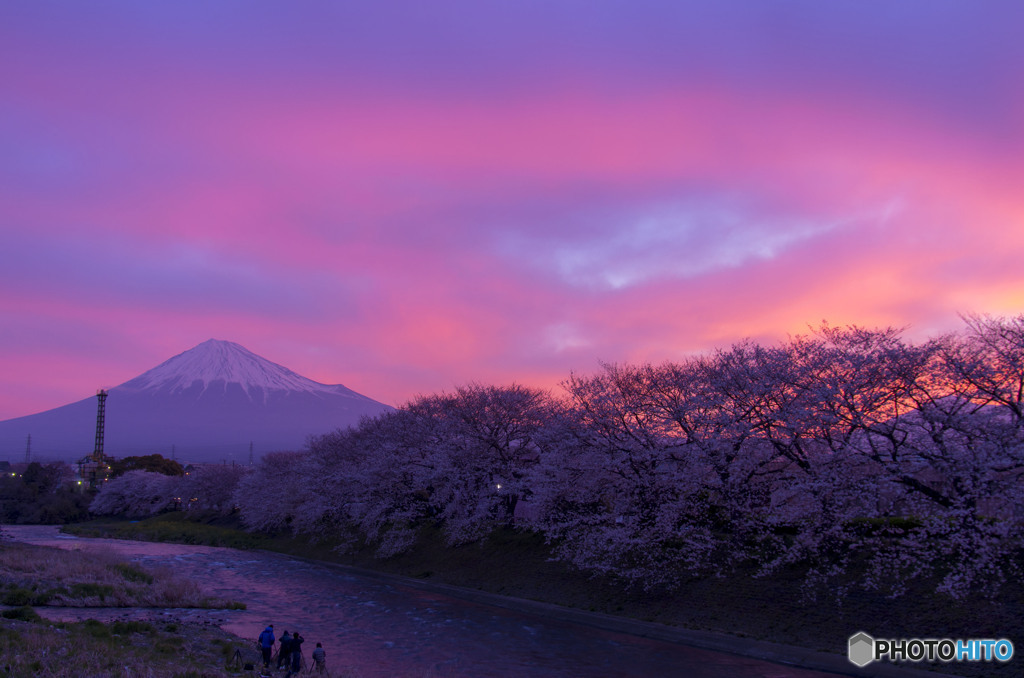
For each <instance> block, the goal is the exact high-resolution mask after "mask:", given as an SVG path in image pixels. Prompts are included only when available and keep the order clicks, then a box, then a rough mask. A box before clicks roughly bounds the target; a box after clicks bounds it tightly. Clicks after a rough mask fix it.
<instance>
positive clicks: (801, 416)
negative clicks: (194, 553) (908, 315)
mask: <svg viewBox="0 0 1024 678" xmlns="http://www.w3.org/2000/svg"><path fill="white" fill-rule="evenodd" d="M965 322H966V328H965V330H964V331H962V332H960V333H956V334H949V335H945V336H942V337H939V338H936V339H933V340H931V341H927V342H925V343H923V344H911V343H907V342H905V341H903V339H902V338H901V332H900V331H899V330H896V329H892V328H888V329H875V330H871V329H862V328H856V327H851V328H835V327H830V326H827V325H826V326H822V327H820V328H818V329H817V330H815V331H814V332H813V333H811V334H810V335H808V336H799V337H795V338H792V339H790V340H788V341H786V342H783V343H781V344H779V345H775V346H762V345H760V344H757V343H754V342H751V341H745V342H741V343H738V344H736V345H734V346H732V347H731V348H728V349H721V350H717V351H714V352H712V353H709V354H706V355H701V356H696V357H693V358H689V359H686V360H683V361H679V362H669V363H664V364H661V365H604V366H603V369H602V371H600V372H599V373H597V374H593V375H571V376H570V377H569V378H568V379H567V380H566V381H565V382H564V384H563V390H564V393H561V394H559V395H557V396H556V395H553V394H549V393H546V392H543V391H540V390H536V389H532V388H527V387H524V386H520V385H512V386H504V387H498V386H483V385H470V386H465V387H463V388H459V389H457V390H455V391H454V392H452V393H441V394H434V395H428V396H421V397H418V398H416V399H415V400H413V401H412V402H410V403H408V404H406V405H405V406H403V407H401V408H399V409H398V410H396V411H393V412H390V413H387V414H385V415H382V416H379V417H376V418H372V419H366V420H364V421H363V422H361V424H360V425H359V426H358V427H357V428H353V429H347V430H343V431H338V432H335V433H333V434H331V435H327V436H323V437H321V438H317V439H314V440H312V441H311V442H310V444H309V447H308V449H307V450H306V451H304V452H296V453H287V454H276V455H268V456H266V457H264V458H263V460H262V462H261V463H260V465H259V466H258V467H257V468H256V469H255V470H254V471H253V472H252V473H249V474H247V475H245V476H243V477H241V478H240V479H239V482H238V485H237V488H235V491H234V494H233V505H234V506H236V507H237V508H238V510H239V511H240V515H241V519H242V520H243V521H244V523H245V524H246V526H247V527H249V528H250V529H253V530H265V531H276V530H282V529H287V530H291V531H294V532H295V533H299V534H308V535H316V536H321V537H330V538H332V539H335V540H340V541H342V542H348V543H352V544H358V543H367V542H368V543H371V544H373V545H375V547H376V548H377V552H378V555H380V556H381V557H388V556H390V555H393V554H397V553H400V552H402V551H403V550H405V549H407V548H409V546H410V545H411V544H412V543H413V541H414V539H415V537H416V534H417V532H418V530H419V529H420V528H421V527H422V526H423V525H425V524H434V525H439V526H440V527H441V529H442V530H443V533H444V534H445V535H446V538H447V540H448V542H449V543H450V544H452V545H458V544H462V543H467V542H471V541H474V540H478V539H482V538H485V537H486V536H487V535H488V534H489V533H490V532H491V531H492V530H494V529H495V528H496V527H497V526H504V525H515V526H517V527H519V528H522V529H530V530H536V531H539V532H540V533H542V534H543V535H545V537H546V538H547V539H548V540H549V542H550V543H551V545H552V546H553V549H554V553H555V554H556V556H557V557H559V558H561V559H564V560H566V561H569V562H571V563H573V564H574V565H576V566H578V567H579V568H581V569H584V570H587V571H593V572H602V573H608V574H612V575H616V576H618V577H621V578H623V579H625V580H627V581H629V582H633V583H641V584H645V585H650V584H667V585H672V584H674V583H678V582H680V581H683V580H685V578H687V577H692V576H708V575H714V574H717V573H723V572H726V571H729V570H730V569H731V568H734V567H736V566H737V565H740V564H744V565H749V564H750V563H755V564H757V566H758V567H759V569H760V572H762V573H764V574H769V573H771V572H773V571H775V570H777V569H778V568H783V567H790V566H796V567H799V568H801V569H802V570H803V571H806V583H807V587H808V591H809V592H811V591H814V590H815V589H817V588H818V587H821V586H825V587H829V588H830V589H831V590H833V591H836V590H843V589H844V587H850V586H861V587H864V588H868V589H876V590H882V591H886V592H888V593H892V594H900V593H902V592H903V589H904V585H905V583H906V582H908V581H910V580H919V581H929V582H933V584H934V586H935V588H936V590H938V591H940V592H944V593H948V594H950V595H952V596H954V597H963V596H965V595H968V594H970V593H972V592H986V593H992V592H994V591H995V590H997V589H998V588H999V586H1000V585H1001V584H1002V583H1003V582H1004V581H1005V580H1006V579H1007V578H1008V577H1011V576H1015V575H1019V572H1018V569H1017V568H1018V563H1019V562H1020V555H1021V547H1022V539H1021V538H1022V518H1024V494H1022V493H1024V489H1022V488H1024V483H1022V482H1021V478H1020V474H1021V472H1022V471H1024V315H1021V316H1016V317H1013V318H989V317H981V316H970V317H967V318H965ZM129 475H131V474H129ZM128 477H129V476H125V478H126V479H127V478H128ZM112 490H113V486H112V484H108V487H105V488H104V490H103V492H101V495H100V497H98V498H97V502H100V500H101V499H105V497H104V495H105V494H106V493H108V492H111V491H112ZM222 491H223V490H222ZM222 505H223V504H222ZM94 510H96V506H94Z"/></svg>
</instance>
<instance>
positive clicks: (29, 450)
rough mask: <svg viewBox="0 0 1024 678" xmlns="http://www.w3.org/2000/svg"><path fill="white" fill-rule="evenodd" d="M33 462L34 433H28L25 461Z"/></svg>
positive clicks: (27, 462)
mask: <svg viewBox="0 0 1024 678" xmlns="http://www.w3.org/2000/svg"><path fill="white" fill-rule="evenodd" d="M31 462H32V434H31V433H29V434H28V441H27V442H26V443H25V463H26V464H29V463H31Z"/></svg>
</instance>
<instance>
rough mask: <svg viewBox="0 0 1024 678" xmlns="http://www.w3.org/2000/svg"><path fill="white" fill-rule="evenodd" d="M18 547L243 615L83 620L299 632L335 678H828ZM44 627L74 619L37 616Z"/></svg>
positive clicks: (650, 643) (315, 580)
mask: <svg viewBox="0 0 1024 678" xmlns="http://www.w3.org/2000/svg"><path fill="white" fill-rule="evenodd" d="M3 532H4V534H6V535H8V536H9V537H11V538H13V539H15V540H17V541H24V542H29V543H34V544H41V545H45V546H57V547H60V548H62V549H69V550H73V549H96V548H103V549H112V550H114V551H116V552H118V553H120V554H121V555H123V557H124V558H125V559H127V560H131V561H135V562H138V563H140V564H142V565H144V566H146V567H157V568H159V567H171V568H173V569H174V570H175V571H176V572H178V573H179V574H180V575H182V576H184V577H187V578H188V579H190V580H193V581H195V582H196V583H198V584H199V585H200V586H201V587H202V588H203V589H204V591H206V592H207V593H208V594H211V595H215V596H219V597H222V598H226V599H228V600H236V601H240V602H244V603H245V604H246V606H247V609H245V610H132V611H128V612H126V611H125V610H123V609H111V608H103V609H94V608H92V609H89V610H88V612H87V616H89V617H93V618H96V619H101V620H107V619H112V618H115V617H116V618H122V617H124V616H126V615H127V616H131V617H134V618H156V619H159V618H161V617H163V618H175V617H176V618H183V619H188V620H194V621H202V622H207V623H211V624H216V625H217V626H220V627H221V628H223V629H224V630H226V631H229V632H231V633H234V634H236V635H238V636H240V637H242V638H247V639H255V637H256V636H257V635H258V634H259V632H260V631H261V630H262V629H263V628H264V627H265V626H266V625H267V624H273V625H274V629H275V631H276V632H277V635H278V636H280V635H281V634H282V633H283V632H284V631H285V630H287V631H292V632H294V631H296V630H298V631H299V632H301V634H302V636H303V637H304V638H305V639H306V643H305V645H304V646H303V654H304V655H305V656H306V657H307V658H308V657H309V653H310V652H311V651H312V649H313V648H314V647H315V646H316V643H318V642H319V643H322V644H323V647H324V649H325V650H326V651H327V658H328V661H327V663H328V667H329V668H330V670H331V673H332V675H333V676H335V678H338V676H348V677H351V678H395V677H406V676H408V677H409V678H456V677H458V678H462V677H466V678H491V677H494V678H505V677H512V676H515V677H521V676H537V677H539V678H616V677H620V676H621V677H627V676H628V677H630V678H644V677H648V676H649V677H651V678H654V677H657V678H663V677H665V676H680V677H686V678H723V677H729V678H825V677H827V676H834V675H835V674H830V673H824V672H821V671H812V670H807V669H801V668H795V667H791V666H784V665H780V664H773V663H770V662H765V661H760V660H757V659H751V658H746V657H740V656H737V655H731V654H725V653H719V652H712V651H709V650H703V649H697V648H692V647H687V646H685V645H678V644H675V643H669V642H662V641H658V640H651V639H647V638H641V637H638V636H632V635H628V634H623V633H615V632H611V631H604V630H600V629H595V628H592V627H588V626H583V625H579V624H574V623H569V622H561V621H558V620H553V619H551V618H547V617H539V616H533V615H530V614H528V613H522V612H515V611H510V610H506V609H503V608H498V607H492V606H489V605H483V604H478V603H473V602H469V601H465V600H461V599H458V598H453V597H449V596H445V595H441V594H437V593H430V592H426V591H422V590H419V589H416V588H413V587H407V586H401V585H392V584H388V583H385V582H381V581H377V580H374V579H368V578H363V577H359V576H356V575H353V574H350V573H347V572H344V571H340V570H338V569H335V568H332V567H330V566H327V565H321V564H317V563H310V562H306V561H302V560H297V559H294V558H291V557H288V556H283V555H279V554H274V553H267V552H262V551H260V552H253V551H238V550H234V549H227V548H214V547H209V546H188V545H183V544H163V543H151V542H138V541H123V540H115V539H80V538H77V537H73V536H71V535H65V534H61V533H59V531H58V529H57V528H55V527H46V526H23V525H18V526H8V525H5V526H3ZM40 612H41V613H44V614H46V615H47V616H49V617H50V618H55V616H56V617H59V618H81V616H82V611H80V610H67V609H63V610H51V611H48V610H47V609H46V608H40Z"/></svg>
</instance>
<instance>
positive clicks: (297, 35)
mask: <svg viewBox="0 0 1024 678" xmlns="http://www.w3.org/2000/svg"><path fill="white" fill-rule="evenodd" d="M1022 27H1024V3H1020V2H1019V1H1017V0H1006V1H989V0H963V1H959V2H958V1H951V0H877V1H875V0H830V1H829V2H823V1H822V0H804V1H797V0H775V1H768V0H758V1H753V0H736V1H734V2H728V3H725V2H717V1H710V0H709V1H707V2H696V1H694V2H687V1H684V0H668V1H664V2H646V1H644V0H621V1H618V0H565V1H561V0H543V1H541V0H493V1H491V0H484V1H481V0H435V1H432V2H420V1H415V2H386V1H382V0H370V1H365V2H364V1H360V0H354V1H346V2H318V1H311V2H303V3H284V2H266V1H264V0H238V1H227V0H225V1H220V2H208V1H207V0H203V1H201V2H200V1H188V0H176V1H175V2H165V3H156V2H137V1H136V0H125V1H123V2H111V1H104V0H98V1H97V2H89V3H82V2H72V1H68V2H51V1H48V0H0V419H7V418H12V417H18V416H23V415H27V414H32V413H35V412H39V411H43V410H47V409H50V408H53V407H57V406H60V405H64V404H66V403H69V402H73V401H77V400H81V399H83V398H87V397H91V396H92V395H93V394H94V393H95V391H96V389H97V388H100V387H110V386H114V385H117V384H120V383H123V382H124V381H127V380H129V379H131V378H133V377H135V376H137V375H138V374H140V373H142V372H144V371H145V370H148V369H150V368H152V367H154V366H156V365H157V364H159V363H161V362H163V361H164V360H166V359H168V358H170V357H171V356H173V355H176V354H178V353H181V352H182V351H185V350H187V349H189V348H191V347H193V346H195V345H197V344H199V343H201V342H202V341H205V340H207V339H210V338H217V339H225V340H229V341H234V342H237V343H240V344H242V345H243V346H245V347H246V348H248V349H249V350H251V351H253V352H255V353H257V354H259V355H262V356H263V357H265V358H267V359H269V360H272V361H274V362H277V363H279V364H282V365H284V366H286V367H288V368H290V369H292V370H294V371H296V372H298V373H299V374H302V375H304V376H307V377H309V378H312V379H315V380H317V381H319V382H322V383H328V384H335V383H342V384H345V385H346V386H348V387H349V388H352V389H354V390H356V391H359V392H360V393H363V394H364V395H367V396H370V397H371V398H375V399H377V400H380V401H382V402H386V403H388V404H392V405H399V404H401V403H403V402H406V401H407V400H409V399H411V398H413V397H415V396H416V395H417V394H426V393H433V392H438V391H442V390H451V389H452V388H454V387H456V386H458V385H461V384H466V383H469V382H479V383H493V384H507V383H512V382H516V383H521V384H528V385H534V386H539V387H542V388H553V389H555V390H557V388H558V384H559V382H561V381H562V380H564V379H565V378H567V377H568V376H569V375H570V374H571V373H573V372H576V373H590V372H594V371H597V370H598V369H600V364H601V363H602V362H611V363H617V362H618V363H621V362H637V363H638V362H648V361H650V362H662V361H665V360H676V359H682V358H685V357H686V356H689V355H694V354H701V353H705V352H708V351H711V350H714V349H716V348H727V347H729V346H730V345H732V344H733V343H735V342H737V341H739V340H741V339H744V338H753V339H755V340H757V341H762V342H765V343H775V342H778V341H780V340H783V339H785V338H786V337H787V336H789V335H792V334H801V333H807V332H808V330H809V327H813V326H817V325H820V324H821V322H822V321H827V322H828V323H829V324H832V325H858V326H866V327H884V326H899V327H906V328H907V330H906V332H907V334H906V336H907V338H908V339H910V340H923V339H925V338H928V337H931V336H936V335H938V334H941V333H943V332H947V331H952V330H957V329H959V328H960V327H962V321H961V320H960V317H959V314H963V313H981V314H993V315H1017V314H1020V313H1021V312H1024V263H1022V262H1024V190H1022V189H1024V41H1022V40H1021V39H1020V31H1021V28H1022Z"/></svg>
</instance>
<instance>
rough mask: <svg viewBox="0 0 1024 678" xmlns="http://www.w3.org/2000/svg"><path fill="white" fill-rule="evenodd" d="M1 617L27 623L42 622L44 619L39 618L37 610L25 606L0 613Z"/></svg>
mask: <svg viewBox="0 0 1024 678" xmlns="http://www.w3.org/2000/svg"><path fill="white" fill-rule="evenodd" d="M0 617H3V618H4V619H17V620H19V621H25V622H41V621H43V618H42V617H40V616H39V613H38V612H36V611H35V608H33V607H31V606H29V605H24V606H22V607H16V608H14V609H11V610H4V611H3V612H0Z"/></svg>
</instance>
